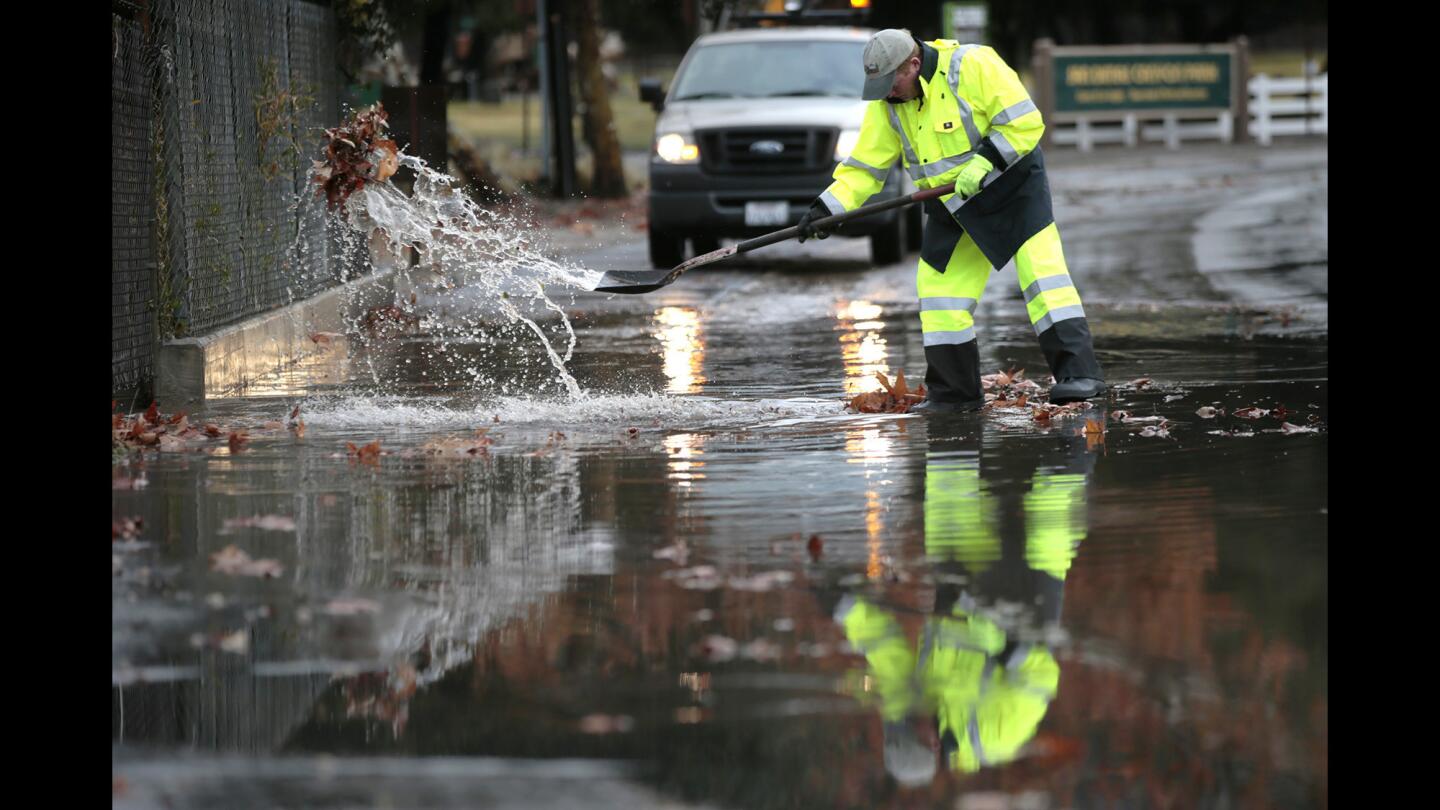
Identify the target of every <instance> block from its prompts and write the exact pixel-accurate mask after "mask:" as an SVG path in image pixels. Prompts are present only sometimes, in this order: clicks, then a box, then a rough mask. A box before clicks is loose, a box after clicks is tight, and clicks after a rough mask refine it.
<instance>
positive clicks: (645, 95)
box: [640, 79, 665, 112]
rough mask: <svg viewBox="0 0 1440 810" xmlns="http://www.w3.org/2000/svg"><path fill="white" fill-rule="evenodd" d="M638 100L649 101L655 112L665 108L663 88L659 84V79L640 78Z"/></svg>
mask: <svg viewBox="0 0 1440 810" xmlns="http://www.w3.org/2000/svg"><path fill="white" fill-rule="evenodd" d="M640 100H641V101H648V102H650V106H651V107H653V108H655V112H660V111H661V110H662V109H664V108H665V88H663V87H661V86H660V80H659V79H641V80H640Z"/></svg>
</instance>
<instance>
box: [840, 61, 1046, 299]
mask: <svg viewBox="0 0 1440 810" xmlns="http://www.w3.org/2000/svg"><path fill="white" fill-rule="evenodd" d="M919 82H920V95H919V97H918V98H916V99H913V100H911V101H907V102H904V103H903V104H891V103H890V102H888V101H886V100H884V99H879V100H876V101H872V102H870V106H869V107H868V108H867V109H866V111H865V120H864V124H863V125H862V126H861V129H860V137H859V140H858V141H856V143H855V148H854V150H853V151H851V153H850V156H849V157H847V158H845V160H844V161H842V162H841V163H840V164H839V165H837V166H836V167H835V171H834V174H833V177H834V178H835V180H834V182H832V183H831V184H830V186H829V187H828V188H826V190H825V191H824V192H823V193H822V194H821V195H820V199H821V200H822V201H823V202H824V203H825V205H826V207H827V208H829V210H830V212H831V213H832V214H838V213H841V212H843V211H853V210H855V209H856V208H858V207H860V206H861V205H864V204H865V201H866V200H867V199H869V198H870V196H871V195H872V194H875V193H876V192H878V191H880V189H882V188H883V187H884V185H885V178H886V175H887V174H888V173H889V170H890V167H891V166H892V165H894V163H895V161H896V159H899V160H901V162H902V165H903V167H904V170H905V171H906V172H907V173H908V174H909V175H910V178H911V179H912V180H914V181H915V185H916V186H917V187H919V188H922V189H925V188H935V187H936V186H943V185H945V184H946V183H951V182H954V180H955V178H956V177H958V176H959V174H960V169H961V167H962V166H964V165H965V164H966V163H968V162H969V161H970V160H971V159H973V158H974V157H975V156H976V155H977V154H978V155H983V156H984V157H985V158H986V159H987V160H989V161H990V162H991V163H992V164H993V165H994V166H995V168H994V170H993V171H991V172H990V174H989V175H987V176H986V178H985V181H984V183H985V186H987V187H988V186H989V185H990V184H991V183H994V182H995V181H996V180H997V179H998V178H999V177H1000V176H1001V174H1002V173H1003V172H1004V170H1005V169H1007V168H1009V167H1011V166H1014V165H1015V164H1016V163H1018V162H1020V161H1021V160H1023V159H1025V158H1026V157H1027V156H1030V155H1031V153H1033V152H1035V151H1036V147H1037V146H1038V145H1039V143H1040V137H1041V136H1042V135H1043V134H1044V132H1045V124H1044V123H1043V122H1042V121H1041V116H1040V110H1039V108H1037V107H1036V106H1035V102H1034V101H1032V100H1031V99H1030V94H1029V93H1028V92H1027V91H1026V90H1025V85H1024V84H1023V83H1021V81H1020V77H1019V76H1018V75H1016V73H1015V71H1014V70H1012V69H1011V68H1010V66H1009V65H1007V64H1005V61H1004V60H1003V59H1001V58H1000V55H999V54H997V53H996V52H995V49H994V48H991V47H989V46H986V45H962V44H960V43H959V42H956V41H955V40H949V39H937V40H933V41H931V42H923V43H921V57H920V76H919ZM1036 157H1037V158H1038V154H1037V155H1036ZM1026 168H1027V169H1028V168H1031V167H1028V166H1027V167H1026ZM1034 168H1035V172H1033V174H1038V178H1036V179H1037V180H1039V181H1041V182H1043V165H1040V166H1038V167H1034ZM1031 174H1032V172H1028V171H1022V172H1021V175H1025V177H1021V176H1019V175H1017V176H1016V177H1015V181H1014V186H1015V187H1016V188H1018V187H1019V186H1021V185H1023V184H1024V183H1025V180H1026V179H1028V178H1029V176H1030V175H1031ZM1029 188H1030V189H1032V190H1033V189H1034V188H1035V187H1034V186H1029ZM1013 191H1014V189H1012V188H1007V189H1005V190H1003V191H1001V192H999V194H1000V195H1001V196H1003V197H1006V198H1007V199H1008V198H1009V197H1011V196H1013V194H1012V192H1013ZM979 197H980V195H976V199H979ZM1041 197H1043V200H1042V199H1041ZM1026 200H1027V201H1025V202H1024V203H1023V204H1022V205H1021V206H1020V207H1018V208H1017V207H1006V206H1004V203H1003V202H1002V203H1001V204H1000V206H995V205H993V204H987V205H986V206H985V207H986V208H987V210H986V211H985V212H983V213H982V214H979V215H978V216H976V215H972V219H971V221H967V222H966V230H969V231H971V233H972V235H974V236H975V238H976V242H977V243H978V244H979V245H980V248H981V250H982V251H983V252H984V253H985V255H986V256H987V258H990V259H991V261H992V262H993V263H995V266H997V267H999V266H1000V265H1003V264H1004V263H1005V262H1006V261H1008V260H1009V257H1010V255H1013V253H1014V249H1018V247H1019V242H1021V241H1023V239H1025V238H1028V237H1029V236H1030V235H1032V234H1033V233H1034V232H1037V231H1038V230H1040V229H1041V228H1043V227H1045V226H1046V225H1048V224H1049V222H1052V221H1053V216H1052V215H1051V213H1050V205H1049V194H1048V188H1047V191H1046V193H1044V194H1043V195H1041V194H1036V193H1033V191H1032V192H1031V193H1029V194H1028V197H1027V198H1026ZM964 202H965V200H964V199H963V198H961V197H960V196H959V195H958V194H954V193H951V194H945V195H942V196H941V197H940V203H941V204H943V206H944V208H945V210H946V211H948V212H949V213H950V214H951V215H952V216H960V211H961V206H962V204H963V203H964ZM933 213H935V212H932V214H933ZM994 214H1000V215H1003V216H1004V217H1005V218H1008V219H1009V220H1011V223H1012V224H1011V225H1010V226H1007V229H1008V230H1009V231H1014V230H1015V229H1014V226H1013V221H1014V220H1015V219H1016V218H1017V217H1021V216H1023V218H1024V219H1025V220H1027V223H1026V224H1025V225H1024V227H1023V228H1022V229H1021V231H1018V232H1015V233H1009V232H1007V233H1004V234H1003V235H1001V236H998V237H993V238H987V234H986V233H984V231H986V230H988V229H987V228H986V227H984V226H983V225H982V222H981V221H980V220H981V219H983V218H984V217H985V216H986V215H994ZM937 219H939V218H937V217H935V216H933V215H932V216H931V223H932V225H934V224H937V222H936V221H937ZM1029 220H1033V224H1031V223H1030V222H1028V221H1029ZM938 224H940V225H941V226H942V227H945V228H946V229H947V231H949V232H953V234H954V236H953V238H954V239H958V238H959V237H958V230H956V229H955V228H954V227H952V225H953V223H938ZM929 227H930V226H927V229H928V228H929ZM926 241H927V242H930V241H932V239H931V236H930V234H928V233H927V235H926ZM945 241H946V243H947V244H951V245H953V241H952V240H948V239H947V240H945ZM927 252H930V253H933V254H934V256H935V258H933V259H932V258H930V257H925V254H926V253H927ZM942 254H945V256H944V258H940V257H941V255H942ZM922 257H925V258H926V260H927V261H929V262H930V263H931V264H932V266H937V262H938V266H937V269H939V270H941V271H943V270H944V267H945V259H946V258H948V253H947V252H946V251H944V250H943V249H941V250H937V251H927V250H926V249H924V248H922Z"/></svg>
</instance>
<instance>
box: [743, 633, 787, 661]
mask: <svg viewBox="0 0 1440 810" xmlns="http://www.w3.org/2000/svg"><path fill="white" fill-rule="evenodd" d="M781 652H782V650H781V648H780V645H779V644H776V643H775V642H773V641H771V640H769V639H765V638H757V639H755V640H754V641H752V642H750V643H749V644H746V645H745V646H744V647H741V648H740V657H741V658H745V659H748V660H751V661H778V660H780V653H781Z"/></svg>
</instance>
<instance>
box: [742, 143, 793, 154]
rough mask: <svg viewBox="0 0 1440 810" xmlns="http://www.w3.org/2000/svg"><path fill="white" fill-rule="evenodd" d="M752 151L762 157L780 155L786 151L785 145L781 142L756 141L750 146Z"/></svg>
mask: <svg viewBox="0 0 1440 810" xmlns="http://www.w3.org/2000/svg"><path fill="white" fill-rule="evenodd" d="M750 151H751V152H755V153H757V154H761V155H778V154H780V153H781V152H784V151H785V144H783V143H781V142H779V141H756V142H754V143H752V144H750Z"/></svg>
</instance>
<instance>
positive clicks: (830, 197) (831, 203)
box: [820, 190, 845, 214]
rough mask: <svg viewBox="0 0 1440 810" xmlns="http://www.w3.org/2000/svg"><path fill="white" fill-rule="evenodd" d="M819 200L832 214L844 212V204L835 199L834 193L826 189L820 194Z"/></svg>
mask: <svg viewBox="0 0 1440 810" xmlns="http://www.w3.org/2000/svg"><path fill="white" fill-rule="evenodd" d="M820 202H823V203H825V207H826V208H829V209H830V213H832V214H843V213H845V206H844V205H841V204H840V201H839V200H837V199H835V195H834V194H831V193H830V192H829V191H828V190H827V191H825V192H824V193H822V194H821V195H820Z"/></svg>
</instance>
